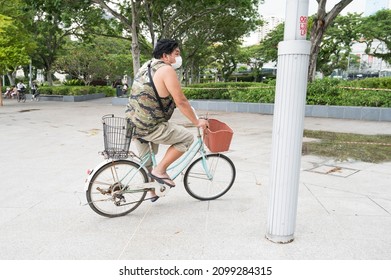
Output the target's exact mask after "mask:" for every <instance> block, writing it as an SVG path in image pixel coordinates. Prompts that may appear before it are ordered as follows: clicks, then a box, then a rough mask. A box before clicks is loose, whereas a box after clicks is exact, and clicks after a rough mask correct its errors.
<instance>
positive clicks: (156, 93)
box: [148, 61, 172, 118]
mask: <svg viewBox="0 0 391 280" xmlns="http://www.w3.org/2000/svg"><path fill="white" fill-rule="evenodd" d="M151 63H152V61H151V62H150V63H149V64H148V76H149V80H150V81H151V86H152V89H153V92H154V93H155V95H156V99H157V101H158V103H159V107H160V110H162V112H163V115H164V117H165V118H166V111H167V110H164V106H163V103H162V100H161V99H160V96H159V94H158V92H157V89H156V87H155V83H154V82H153V79H152V75H151ZM171 104H172V100H170V103H169V104H168V106H167V108H170V106H171Z"/></svg>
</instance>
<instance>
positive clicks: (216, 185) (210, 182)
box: [183, 153, 236, 200]
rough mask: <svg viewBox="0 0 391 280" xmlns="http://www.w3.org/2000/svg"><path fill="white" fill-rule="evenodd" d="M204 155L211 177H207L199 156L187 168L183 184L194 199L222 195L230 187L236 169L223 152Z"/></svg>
mask: <svg viewBox="0 0 391 280" xmlns="http://www.w3.org/2000/svg"><path fill="white" fill-rule="evenodd" d="M205 157H206V160H207V165H208V167H209V169H210V172H211V174H212V178H211V179H208V178H207V175H206V173H205V170H204V167H203V163H202V157H199V158H198V159H196V160H195V161H193V162H192V163H191V164H190V166H189V167H188V168H187V170H186V172H185V175H184V180H183V184H184V186H185V190H186V191H187V192H188V194H189V195H190V196H192V197H194V198H195V199H198V200H214V199H216V198H219V197H221V196H223V195H224V194H225V193H227V192H228V191H229V189H230V188H231V187H232V185H233V183H234V182H235V177H236V169H235V165H234V164H233V162H232V161H231V160H230V159H229V158H228V157H227V156H225V155H223V154H218V153H217V154H209V155H206V156H205Z"/></svg>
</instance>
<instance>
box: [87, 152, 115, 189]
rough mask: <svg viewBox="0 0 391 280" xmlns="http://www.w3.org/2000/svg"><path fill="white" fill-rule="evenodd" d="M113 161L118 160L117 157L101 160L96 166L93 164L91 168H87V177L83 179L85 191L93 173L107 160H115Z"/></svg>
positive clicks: (107, 161)
mask: <svg viewBox="0 0 391 280" xmlns="http://www.w3.org/2000/svg"><path fill="white" fill-rule="evenodd" d="M115 161H118V159H106V160H104V161H102V162H100V163H99V164H98V165H97V166H95V167H94V168H93V169H92V170H91V169H89V170H88V176H87V178H86V179H85V181H84V191H87V190H88V185H89V184H90V182H91V179H92V177H93V176H94V174H95V173H96V171H98V170H99V169H100V168H101V167H102V166H103V165H105V164H107V163H109V162H115Z"/></svg>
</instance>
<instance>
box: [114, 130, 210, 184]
mask: <svg viewBox="0 0 391 280" xmlns="http://www.w3.org/2000/svg"><path fill="white" fill-rule="evenodd" d="M197 131H198V135H197V139H196V140H195V141H194V142H193V144H192V145H191V146H190V148H189V150H187V151H186V152H185V153H184V154H183V155H182V156H181V157H180V158H179V159H177V160H176V161H175V162H173V163H172V164H171V165H170V166H169V167H168V169H167V173H168V174H169V176H170V178H171V179H172V180H174V179H175V178H177V177H178V176H179V175H180V174H181V173H182V172H183V171H184V170H185V169H186V167H187V166H188V165H189V164H190V163H191V161H192V160H193V159H194V158H195V156H196V154H197V153H198V152H199V153H200V155H201V158H202V167H203V169H204V171H205V175H206V178H207V179H208V180H211V179H212V178H213V174H212V173H211V172H210V170H209V167H208V163H207V160H206V151H205V148H204V145H203V141H202V137H201V133H200V129H199V128H197ZM150 158H151V160H152V165H153V166H156V164H157V162H156V155H155V153H154V152H153V151H152V147H151V144H150V143H149V152H148V153H147V154H146V155H144V156H143V157H142V158H141V159H139V160H140V162H139V163H138V164H139V165H140V167H139V168H138V169H132V170H130V171H129V172H128V173H127V174H125V175H124V176H123V178H117V180H118V181H120V182H122V183H123V184H124V183H125V182H124V181H125V179H126V180H127V182H126V183H125V184H124V186H128V185H129V183H130V182H131V181H132V180H133V177H134V176H135V174H137V172H138V171H139V170H140V169H146V167H145V165H146V163H147V161H148V160H149V159H150ZM132 171H133V172H132ZM146 171H147V172H148V170H146ZM128 191H129V190H128Z"/></svg>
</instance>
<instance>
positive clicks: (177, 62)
mask: <svg viewBox="0 0 391 280" xmlns="http://www.w3.org/2000/svg"><path fill="white" fill-rule="evenodd" d="M171 66H172V67H173V68H174V69H178V68H180V67H181V66H182V57H181V56H180V55H179V56H176V57H175V63H173V64H171Z"/></svg>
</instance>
